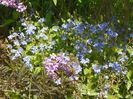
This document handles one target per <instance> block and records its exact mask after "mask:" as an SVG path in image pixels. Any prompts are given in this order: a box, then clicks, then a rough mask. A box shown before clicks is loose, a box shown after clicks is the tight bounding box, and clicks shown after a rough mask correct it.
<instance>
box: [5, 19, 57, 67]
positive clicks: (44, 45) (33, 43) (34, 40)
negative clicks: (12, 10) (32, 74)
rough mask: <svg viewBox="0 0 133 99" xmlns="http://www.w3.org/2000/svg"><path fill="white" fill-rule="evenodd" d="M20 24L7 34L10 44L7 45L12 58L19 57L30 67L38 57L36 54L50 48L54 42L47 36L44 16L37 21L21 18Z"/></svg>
mask: <svg viewBox="0 0 133 99" xmlns="http://www.w3.org/2000/svg"><path fill="white" fill-rule="evenodd" d="M20 24H21V27H19V30H16V31H15V30H12V31H11V35H9V36H8V41H9V42H10V44H8V45H7V47H8V48H9V49H10V52H11V53H10V57H11V59H12V60H15V59H18V58H21V59H22V61H23V63H24V64H25V65H27V66H28V67H32V66H33V65H34V63H33V61H34V60H35V58H37V57H39V56H37V55H38V54H39V53H43V52H44V51H45V52H47V51H48V50H51V49H52V48H53V45H54V44H55V43H54V41H53V40H52V39H50V38H49V33H48V31H49V30H48V27H47V26H45V19H44V18H39V19H38V20H37V21H32V20H30V19H28V18H26V19H21V20H20ZM12 32H13V33H12ZM40 57H43V56H40Z"/></svg>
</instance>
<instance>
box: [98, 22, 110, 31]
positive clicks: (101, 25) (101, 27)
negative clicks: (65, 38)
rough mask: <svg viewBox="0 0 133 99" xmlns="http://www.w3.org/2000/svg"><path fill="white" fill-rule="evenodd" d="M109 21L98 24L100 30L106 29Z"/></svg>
mask: <svg viewBox="0 0 133 99" xmlns="http://www.w3.org/2000/svg"><path fill="white" fill-rule="evenodd" d="M107 25H108V23H106V22H103V23H102V24H98V27H99V29H100V30H104V29H105V28H106V27H107Z"/></svg>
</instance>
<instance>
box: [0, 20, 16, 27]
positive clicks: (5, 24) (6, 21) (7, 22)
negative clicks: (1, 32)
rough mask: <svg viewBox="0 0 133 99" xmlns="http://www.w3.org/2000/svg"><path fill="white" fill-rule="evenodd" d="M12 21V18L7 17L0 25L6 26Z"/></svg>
mask: <svg viewBox="0 0 133 99" xmlns="http://www.w3.org/2000/svg"><path fill="white" fill-rule="evenodd" d="M13 22H14V20H12V19H7V20H5V21H4V24H2V25H0V27H5V26H8V25H10V24H11V23H13Z"/></svg>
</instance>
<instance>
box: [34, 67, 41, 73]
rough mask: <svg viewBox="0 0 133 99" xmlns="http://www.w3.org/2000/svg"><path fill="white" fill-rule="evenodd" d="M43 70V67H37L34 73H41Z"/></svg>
mask: <svg viewBox="0 0 133 99" xmlns="http://www.w3.org/2000/svg"><path fill="white" fill-rule="evenodd" d="M41 70H42V68H41V67H36V68H35V70H34V74H38V73H40V72H41Z"/></svg>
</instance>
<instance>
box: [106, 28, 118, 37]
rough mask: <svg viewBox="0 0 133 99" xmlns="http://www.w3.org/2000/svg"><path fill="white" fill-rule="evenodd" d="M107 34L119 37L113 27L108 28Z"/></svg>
mask: <svg viewBox="0 0 133 99" xmlns="http://www.w3.org/2000/svg"><path fill="white" fill-rule="evenodd" d="M107 34H108V35H109V36H111V37H117V36H118V33H116V32H114V31H113V30H112V29H111V28H109V29H108V31H107Z"/></svg>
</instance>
